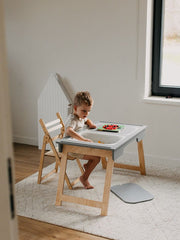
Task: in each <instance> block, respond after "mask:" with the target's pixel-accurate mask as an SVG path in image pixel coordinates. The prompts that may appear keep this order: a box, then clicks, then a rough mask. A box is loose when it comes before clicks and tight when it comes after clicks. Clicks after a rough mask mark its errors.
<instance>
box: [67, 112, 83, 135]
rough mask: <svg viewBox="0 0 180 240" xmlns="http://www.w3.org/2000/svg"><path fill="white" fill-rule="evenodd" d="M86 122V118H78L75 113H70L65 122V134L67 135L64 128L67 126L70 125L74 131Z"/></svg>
mask: <svg viewBox="0 0 180 240" xmlns="http://www.w3.org/2000/svg"><path fill="white" fill-rule="evenodd" d="M86 122H87V118H84V119H82V118H78V116H77V115H74V114H70V115H69V116H68V118H67V120H66V122H65V136H67V134H66V129H67V128H68V127H71V128H72V129H73V130H74V131H75V132H76V131H78V130H80V129H81V128H83V127H84V124H85V123H86Z"/></svg>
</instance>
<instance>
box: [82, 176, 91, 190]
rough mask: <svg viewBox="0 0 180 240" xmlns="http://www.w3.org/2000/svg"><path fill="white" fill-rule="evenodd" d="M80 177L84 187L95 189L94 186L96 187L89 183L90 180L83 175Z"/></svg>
mask: <svg viewBox="0 0 180 240" xmlns="http://www.w3.org/2000/svg"><path fill="white" fill-rule="evenodd" d="M79 179H80V181H81V183H82V185H83V186H84V188H86V189H93V188H94V187H93V186H92V185H91V184H90V183H89V181H88V180H84V178H83V176H81V177H80V178H79Z"/></svg>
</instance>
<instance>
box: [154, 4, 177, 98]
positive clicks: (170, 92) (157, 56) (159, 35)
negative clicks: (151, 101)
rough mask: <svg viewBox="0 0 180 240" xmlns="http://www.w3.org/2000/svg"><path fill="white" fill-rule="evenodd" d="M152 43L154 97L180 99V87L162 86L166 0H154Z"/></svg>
mask: <svg viewBox="0 0 180 240" xmlns="http://www.w3.org/2000/svg"><path fill="white" fill-rule="evenodd" d="M153 11H154V13H153V41H152V89H151V94H152V96H165V97H180V87H171V86H166V87H163V86H160V80H161V64H162V61H161V60H162V43H163V13H164V0H154V7H153Z"/></svg>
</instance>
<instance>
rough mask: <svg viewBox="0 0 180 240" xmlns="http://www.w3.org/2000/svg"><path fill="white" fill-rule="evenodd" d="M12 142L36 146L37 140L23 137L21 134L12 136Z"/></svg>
mask: <svg viewBox="0 0 180 240" xmlns="http://www.w3.org/2000/svg"><path fill="white" fill-rule="evenodd" d="M13 142H14V143H22V144H27V145H33V146H38V141H37V139H36V138H30V137H23V136H13Z"/></svg>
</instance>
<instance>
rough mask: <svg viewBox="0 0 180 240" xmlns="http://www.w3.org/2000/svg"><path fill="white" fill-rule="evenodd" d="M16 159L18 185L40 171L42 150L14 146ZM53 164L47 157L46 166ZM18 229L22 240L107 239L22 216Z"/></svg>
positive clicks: (19, 219)
mask: <svg viewBox="0 0 180 240" xmlns="http://www.w3.org/2000/svg"><path fill="white" fill-rule="evenodd" d="M14 158H15V181H16V183H17V182H19V181H21V180H22V179H24V178H26V177H28V176H29V175H31V174H33V173H35V172H37V171H38V167H39V158H40V150H38V148H37V147H35V146H29V145H24V144H14ZM52 162H53V159H52V158H50V157H49V158H48V157H47V158H46V163H45V166H47V165H49V164H51V163H52ZM18 227H19V239H20V240H29V239H31V240H41V239H43V240H47V239H48V240H51V239H58V240H69V239H73V240H80V239H82V240H103V239H107V238H102V237H97V236H94V235H90V234H86V233H83V232H79V231H75V230H71V229H68V228H63V227H59V226H56V225H52V224H48V223H44V222H40V221H36V220H33V219H30V218H25V217H20V216H19V217H18Z"/></svg>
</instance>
